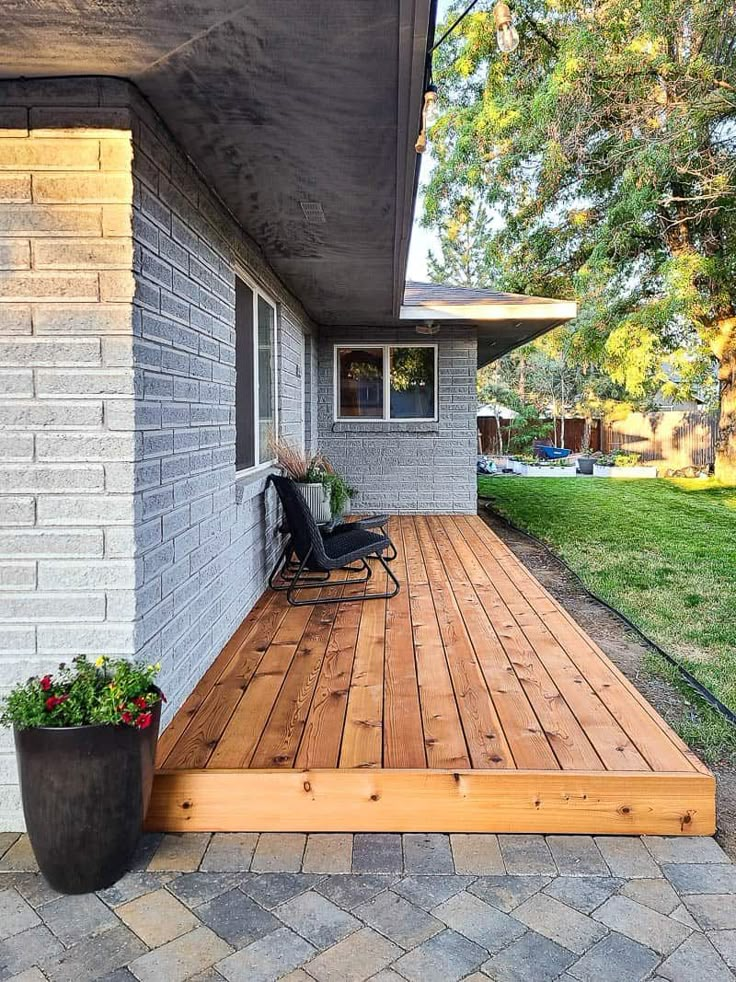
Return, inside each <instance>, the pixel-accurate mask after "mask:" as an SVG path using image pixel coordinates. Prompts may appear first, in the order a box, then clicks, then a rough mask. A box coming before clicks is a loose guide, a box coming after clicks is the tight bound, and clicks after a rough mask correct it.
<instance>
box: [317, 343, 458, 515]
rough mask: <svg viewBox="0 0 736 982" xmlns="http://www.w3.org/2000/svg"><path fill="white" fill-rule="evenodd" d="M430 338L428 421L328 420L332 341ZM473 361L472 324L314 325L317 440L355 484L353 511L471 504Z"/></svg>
mask: <svg viewBox="0 0 736 982" xmlns="http://www.w3.org/2000/svg"><path fill="white" fill-rule="evenodd" d="M430 340H431V341H433V342H434V343H436V344H437V346H438V351H437V373H438V379H437V385H438V420H437V421H436V422H419V423H409V422H407V423H400V422H381V421H368V420H365V421H361V422H349V423H338V422H335V405H334V402H335V399H334V383H335V379H334V347H335V345H336V344H340V345H351V344H366V343H369V342H378V343H381V344H393V343H401V342H406V343H411V342H414V343H416V342H418V341H430ZM476 367H477V339H476V331H475V329H474V328H467V327H453V326H444V325H443V327H442V329H441V331H440V333H439V334H438V335H436V337H434V338H426V337H419V336H418V335H417V333H416V332H415V331H414V329H413V328H401V329H398V330H387V329H385V328H384V329H375V328H370V329H369V328H343V329H340V328H329V329H326V328H322V330H321V332H320V341H319V411H318V415H319V428H318V439H319V446H320V449H321V450H322V451H323V452H324V453H325V454H327V456H328V457H329V458H330V460H331V461H332V463H333V464H334V466H335V468H336V469H337V470H338V471H340V472H341V473H343V474H344V475H345V476H346V478H347V480H348V482H349V483H350V484H352V485H353V486H354V487H355V488H356V489H357V490H358V492H359V494H358V497H357V498H356V500H355V503H354V509H355V510H356V511H361V512H365V511H388V512H474V511H475V509H476V500H477V498H476V478H475V461H476V446H477V435H476V412H477V399H476V389H475V376H476Z"/></svg>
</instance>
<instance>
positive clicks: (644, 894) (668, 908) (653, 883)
mask: <svg viewBox="0 0 736 982" xmlns="http://www.w3.org/2000/svg"><path fill="white" fill-rule="evenodd" d="M621 893H622V894H623V896H624V897H629V898H630V899H631V900H636V901H637V902H638V903H640V904H644V905H645V906H647V907H651V908H652V910H658V911H659V913H660V914H671V913H672V911H673V910H675V908H676V907H678V906H679V904H680V898H679V897H678V896H677V894H676V893H675V891H674V890H673V888H672V885H671V884H670V883H669V881H668V880H665V879H659V880H629V881H628V883H625V884H624V886H623V887H622V888H621Z"/></svg>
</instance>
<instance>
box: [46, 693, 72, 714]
mask: <svg viewBox="0 0 736 982" xmlns="http://www.w3.org/2000/svg"><path fill="white" fill-rule="evenodd" d="M68 698H69V696H49V697H48V699H47V700H46V709H47V711H48V712H51V710H52V709H56V707H57V706H60V705H61V704H62V702H66V701H67V699H68Z"/></svg>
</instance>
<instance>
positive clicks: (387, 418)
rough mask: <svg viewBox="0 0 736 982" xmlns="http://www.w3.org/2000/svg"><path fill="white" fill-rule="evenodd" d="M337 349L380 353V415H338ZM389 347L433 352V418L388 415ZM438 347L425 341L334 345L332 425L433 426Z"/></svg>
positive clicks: (389, 386)
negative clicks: (374, 349) (395, 424)
mask: <svg viewBox="0 0 736 982" xmlns="http://www.w3.org/2000/svg"><path fill="white" fill-rule="evenodd" d="M341 348H380V349H381V350H382V351H383V416H339V415H338V408H339V405H340V370H339V357H338V352H339V351H340V349H341ZM391 348H432V350H433V351H434V415H433V416H402V417H401V418H397V417H393V416H391V415H390V414H391V354H390V352H391ZM438 349H439V345H437V344H431V343H427V342H415V341H407V342H403V341H393V342H391V343H390V344H386V343H384V342H383V341H355V342H353V341H343V342H342V343H341V344H335V345H334V351H333V360H332V376H333V387H332V389H333V391H332V417H333V422H335V423H358V424H363V423H436V422H437V420H438V419H439V391H440V384H439V371H440V370H439V353H438Z"/></svg>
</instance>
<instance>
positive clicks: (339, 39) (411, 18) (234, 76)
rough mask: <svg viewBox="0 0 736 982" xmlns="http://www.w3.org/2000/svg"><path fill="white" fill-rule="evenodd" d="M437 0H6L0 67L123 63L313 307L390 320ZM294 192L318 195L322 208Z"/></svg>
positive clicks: (41, 71)
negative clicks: (312, 215)
mask: <svg viewBox="0 0 736 982" xmlns="http://www.w3.org/2000/svg"><path fill="white" fill-rule="evenodd" d="M435 5H436V3H435V0H370V2H368V0H310V2H309V3H305V2H299V0H249V2H247V3H245V2H244V0H197V2H196V3H195V2H184V0H145V2H133V0H130V2H122V0H114V2H100V0H33V2H28V3H18V2H9V3H5V4H3V9H2V16H1V17H0V50H1V51H2V57H1V58H0V75H1V76H3V77H5V78H12V77H18V76H26V77H33V76H75V75H101V76H105V75H108V76H116V77H124V78H127V79H130V80H131V81H132V82H134V83H135V84H136V85H137V86H138V88H139V89H140V90H141V91H142V92H143V94H144V95H145V96H146V97H147V98H148V99H149V101H150V102H151V103H152V105H153V106H154V108H155V109H156V110H157V111H158V113H159V115H160V116H161V117H162V118H163V120H164V122H165V123H166V124H167V126H168V127H169V128H170V129H171V131H172V133H173V135H174V136H175V137H176V139H177V141H178V142H179V144H180V145H181V146H182V147H183V149H184V150H185V151H186V153H188V154H189V156H190V157H191V158H192V160H193V161H194V163H195V164H196V165H197V167H198V168H199V170H200V171H201V172H202V174H203V176H204V177H205V179H206V180H207V181H208V183H209V184H210V185H211V186H212V187H213V188H214V189H215V190H216V192H217V193H218V195H219V196H220V198H221V199H222V200H223V201H224V203H225V204H226V205H227V207H228V208H229V209H230V211H231V212H232V213H233V215H234V216H235V217H236V219H237V220H238V221H239V223H240V224H241V225H242V227H243V228H244V229H245V230H246V232H248V233H249V235H250V236H251V237H252V238H253V240H254V241H255V243H256V244H257V245H258V246H259V247H260V249H261V250H262V252H263V255H264V257H265V259H266V260H267V262H268V263H269V264H270V265H271V266H272V268H273V269H274V271H275V272H276V273H277V275H278V276H279V277H280V278H281V280H282V281H283V282H284V283H285V285H286V286H287V287H289V288H290V289H291V291H292V292H293V293H294V294H295V296H296V297H297V298H298V299H299V300H300V301H301V302H302V304H303V305H304V307H305V308H306V310H307V312H308V313H309V314H310V315H311V316H312V318H313V319H314V320H315V321H317V322H319V323H324V324H337V325H341V324H345V325H348V324H369V325H376V326H381V325H388V324H392V323H395V322H396V319H397V318H398V316H399V308H400V306H401V300H402V296H403V288H404V277H405V268H406V259H407V253H408V244H409V234H410V231H411V223H412V217H413V208H414V200H415V193H416V187H417V178H418V167H419V158H418V157H417V154H416V153H415V152H414V141H415V139H416V134H417V130H418V126H419V119H420V115H421V108H422V94H423V91H424V82H425V71H426V54H427V48H428V44H429V41H430V37H431V35H432V32H433V30H434V10H435ZM1 103H2V95H1V93H0V104H1ZM302 202H307V203H309V204H312V205H314V204H317V203H319V204H321V205H322V210H323V212H324V218H325V221H324V222H321V221H319V220H318V221H316V222H314V221H312V222H310V221H309V220H308V219H307V216H306V215H305V212H304V210H303V209H302V207H301V203H302ZM314 211H315V212H316V214H317V215H319V212H318V210H316V209H314Z"/></svg>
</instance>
